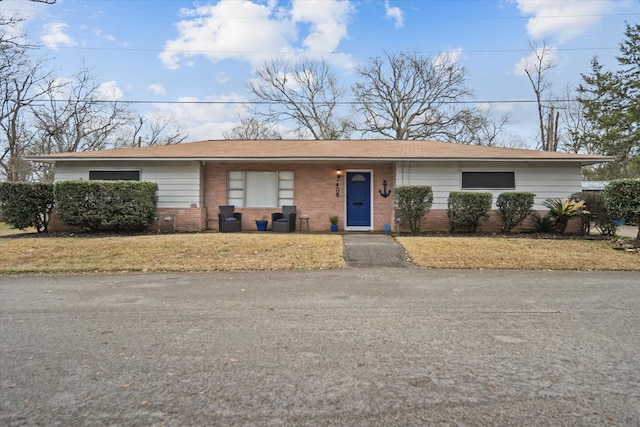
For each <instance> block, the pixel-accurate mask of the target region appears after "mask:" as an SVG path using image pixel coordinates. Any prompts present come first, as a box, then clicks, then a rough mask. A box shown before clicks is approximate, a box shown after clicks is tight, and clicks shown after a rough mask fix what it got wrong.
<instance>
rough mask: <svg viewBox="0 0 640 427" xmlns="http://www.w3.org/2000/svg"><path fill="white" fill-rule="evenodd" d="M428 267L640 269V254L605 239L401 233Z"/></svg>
mask: <svg viewBox="0 0 640 427" xmlns="http://www.w3.org/2000/svg"><path fill="white" fill-rule="evenodd" d="M396 240H397V241H398V243H400V244H401V245H402V246H404V248H405V249H406V251H407V253H408V254H409V257H410V258H411V260H412V261H413V262H414V263H415V264H416V265H418V266H420V267H426V268H471V269H479V268H486V269H504V270H640V254H639V253H638V252H624V251H617V250H613V249H611V248H610V247H609V246H608V243H607V242H606V241H601V240H598V241H592V240H545V239H527V238H492V237H398V238H397V239H396Z"/></svg>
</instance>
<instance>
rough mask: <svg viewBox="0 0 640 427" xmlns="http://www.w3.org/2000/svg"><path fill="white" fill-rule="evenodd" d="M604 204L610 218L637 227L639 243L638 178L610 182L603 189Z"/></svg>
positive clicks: (639, 208) (639, 194) (639, 201)
mask: <svg viewBox="0 0 640 427" xmlns="http://www.w3.org/2000/svg"><path fill="white" fill-rule="evenodd" d="M604 202H605V206H606V208H607V212H608V213H609V215H610V216H611V217H612V218H614V219H623V220H625V221H626V222H627V223H628V224H636V225H637V226H638V234H637V236H636V239H637V240H639V241H640V178H635V179H616V180H614V181H611V182H610V183H609V184H607V186H606V187H604Z"/></svg>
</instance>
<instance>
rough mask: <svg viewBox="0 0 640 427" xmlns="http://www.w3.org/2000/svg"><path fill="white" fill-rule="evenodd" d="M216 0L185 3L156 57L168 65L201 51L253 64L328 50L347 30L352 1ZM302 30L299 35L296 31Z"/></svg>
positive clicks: (176, 64) (181, 62)
mask: <svg viewBox="0 0 640 427" xmlns="http://www.w3.org/2000/svg"><path fill="white" fill-rule="evenodd" d="M290 4H291V6H290V7H289V8H286V7H280V6H278V2H277V1H275V0H268V1H266V2H265V1H262V2H260V1H258V0H254V1H250V0H220V1H219V2H218V3H217V4H215V5H204V6H199V7H196V8H195V9H183V10H182V16H183V19H182V20H181V21H180V22H178V23H177V24H176V28H177V30H178V36H177V38H175V39H172V40H168V41H167V42H166V43H165V45H164V50H163V51H162V53H160V55H159V58H160V60H161V61H162V63H163V64H164V65H165V66H166V67H168V68H179V67H180V66H182V65H185V64H184V60H185V59H187V58H192V57H195V56H202V57H205V58H208V59H210V60H212V61H218V60H221V59H228V58H230V59H237V60H243V61H248V62H250V63H252V64H253V65H256V64H259V63H260V62H262V61H264V60H266V59H269V58H273V57H274V56H286V55H293V54H299V53H306V54H313V53H315V54H321V53H322V54H329V53H332V52H333V51H334V50H335V49H336V48H337V47H338V44H339V43H340V41H341V40H342V39H343V38H345V37H346V36H347V24H348V20H349V16H350V14H351V13H352V12H353V7H352V5H351V3H350V2H349V1H348V0H323V1H309V0H292V2H291V3H290ZM302 30H305V31H306V35H305V36H304V38H302V40H300V38H301V37H299V32H300V31H302Z"/></svg>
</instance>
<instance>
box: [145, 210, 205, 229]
mask: <svg viewBox="0 0 640 427" xmlns="http://www.w3.org/2000/svg"><path fill="white" fill-rule="evenodd" d="M156 216H157V217H158V220H157V221H156V222H154V224H152V225H151V229H152V230H160V231H173V229H174V224H175V229H176V230H177V231H203V230H206V227H207V209H205V208H159V209H156Z"/></svg>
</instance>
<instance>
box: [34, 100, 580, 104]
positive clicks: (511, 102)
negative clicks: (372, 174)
mask: <svg viewBox="0 0 640 427" xmlns="http://www.w3.org/2000/svg"><path fill="white" fill-rule="evenodd" d="M576 101H577V99H547V100H541V102H542V103H544V104H553V103H563V102H576ZM33 102H55V103H62V102H69V103H74V102H84V101H82V100H69V99H35V100H34V101H33ZM91 102H92V103H113V102H117V103H121V104H166V105H183V104H184V105H277V104H285V102H278V101H167V100H161V101H152V100H117V101H113V100H92V101H91ZM537 102H538V101H537V100H535V99H512V100H495V99H494V100H469V101H443V102H442V104H448V105H457V104H467V105H472V104H535V103H537ZM299 104H305V105H310V104H312V103H311V102H299ZM316 104H322V103H316ZM332 104H336V105H360V104H362V102H361V101H336V102H333V103H332Z"/></svg>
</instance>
